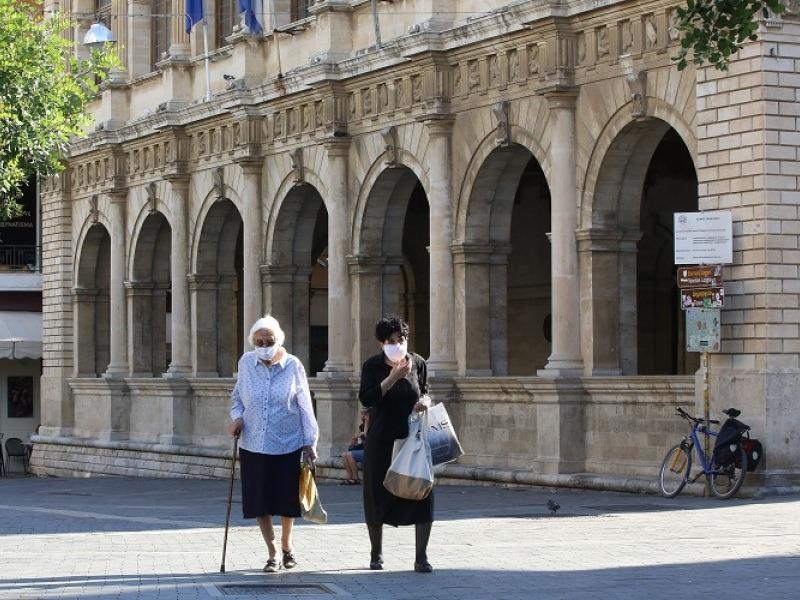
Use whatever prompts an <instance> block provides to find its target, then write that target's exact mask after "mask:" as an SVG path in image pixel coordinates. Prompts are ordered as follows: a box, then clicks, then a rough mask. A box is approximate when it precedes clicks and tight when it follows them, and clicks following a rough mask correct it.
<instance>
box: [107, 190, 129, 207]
mask: <svg viewBox="0 0 800 600" xmlns="http://www.w3.org/2000/svg"><path fill="white" fill-rule="evenodd" d="M105 194H106V195H107V196H108V201H109V202H110V203H111V204H125V203H127V202H128V188H114V189H111V190H107V191H106V192H105Z"/></svg>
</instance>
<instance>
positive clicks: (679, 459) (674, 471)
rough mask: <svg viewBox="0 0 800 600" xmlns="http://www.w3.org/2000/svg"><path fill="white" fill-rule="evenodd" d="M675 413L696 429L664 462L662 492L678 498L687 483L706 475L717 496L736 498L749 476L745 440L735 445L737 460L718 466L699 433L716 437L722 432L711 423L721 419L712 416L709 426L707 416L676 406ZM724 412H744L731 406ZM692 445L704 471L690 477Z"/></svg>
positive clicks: (660, 481)
mask: <svg viewBox="0 0 800 600" xmlns="http://www.w3.org/2000/svg"><path fill="white" fill-rule="evenodd" d="M675 412H676V413H677V414H678V415H679V416H681V417H682V418H684V419H686V420H687V421H689V423H691V424H692V429H691V431H690V432H689V434H688V435H687V436H686V437H685V438H683V440H681V442H680V443H679V444H676V445H675V446H673V447H672V448H670V449H669V451H668V452H667V455H666V456H665V457H664V460H663V461H662V463H661V469H660V471H659V474H658V483H659V486H660V488H661V493H662V494H664V496H666V497H667V498H674V497H675V496H677V495H678V494H680V493H681V490H683V488H684V487H685V486H686V484H687V483H694V482H695V481H697V480H698V479H700V477H702V476H703V475H705V476H706V478H707V479H708V483H709V487H710V488H711V493H713V494H714V495H715V496H716V497H717V498H731V497H733V496H734V495H735V494H736V492H738V491H739V488H741V487H742V484H743V483H744V479H745V477H746V475H747V452H746V451H745V449H744V447H743V445H742V442H741V440H739V441H737V442H736V443H735V444H731V451H732V452H733V460H732V461H731V462H730V464H726V465H717V464H716V463H715V461H714V457H713V454H712V457H711V460H709V459H708V458H707V457H706V455H705V452H703V447H702V444H701V443H700V436H699V435H698V434H703V436H704V437H706V438H708V437H711V438H716V437H717V436H718V435H719V431H712V430H711V429H710V428H709V426H710V425H719V421H717V420H714V419H709V422H708V425H706V424H705V420H704V419H698V418H696V417H693V416H691V415H690V414H688V413H687V412H686V411H685V410H683V409H682V408H681V407H678V408H676V409H675ZM723 412H724V413H725V414H727V415H728V416H729V417H731V418H734V417H737V416H738V415H739V414H740V412H739V411H738V410H736V409H735V408H729V409H728V410H726V411H723ZM742 426H743V427H745V428H746V429H745V430H744V433H746V431H747V430H748V429H750V428H749V427H747V426H746V425H744V424H742ZM748 437H749V435H748ZM692 448H694V449H695V451H696V452H697V456H698V458H699V459H700V465H701V467H702V470H701V471H700V472H699V473H698V474H697V475H695V476H694V477H693V478H691V479H690V476H691V471H692Z"/></svg>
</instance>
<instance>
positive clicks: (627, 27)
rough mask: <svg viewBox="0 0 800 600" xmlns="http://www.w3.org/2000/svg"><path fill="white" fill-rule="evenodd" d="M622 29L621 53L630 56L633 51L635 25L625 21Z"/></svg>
mask: <svg viewBox="0 0 800 600" xmlns="http://www.w3.org/2000/svg"><path fill="white" fill-rule="evenodd" d="M621 29H622V32H621V35H620V52H621V54H630V53H631V52H632V51H633V25H632V24H631V22H630V21H623V22H622V27H621Z"/></svg>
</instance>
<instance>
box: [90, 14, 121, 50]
mask: <svg viewBox="0 0 800 600" xmlns="http://www.w3.org/2000/svg"><path fill="white" fill-rule="evenodd" d="M116 43H117V39H116V38H115V37H114V34H113V33H112V32H111V30H110V29H109V28H108V27H106V26H105V25H103V24H102V23H101V22H100V21H95V22H94V23H92V26H91V27H89V31H87V32H86V35H85V36H83V45H84V46H86V47H87V48H89V50H101V49H102V48H103V46H105V45H106V44H112V45H113V44H116Z"/></svg>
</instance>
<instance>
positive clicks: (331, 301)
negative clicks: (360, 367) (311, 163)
mask: <svg viewBox="0 0 800 600" xmlns="http://www.w3.org/2000/svg"><path fill="white" fill-rule="evenodd" d="M349 148H350V140H349V139H347V138H338V139H332V140H329V141H328V142H327V143H326V150H327V153H328V181H327V183H328V194H329V198H328V203H327V206H328V360H327V361H326V362H325V368H324V370H323V372H324V373H329V374H336V373H339V374H348V375H349V374H350V373H352V372H353V359H352V352H353V340H352V330H353V322H352V317H351V314H350V302H351V297H350V282H349V280H348V274H347V271H348V267H347V255H348V254H349V249H350V205H349V202H348V198H347V155H348V151H349Z"/></svg>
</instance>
